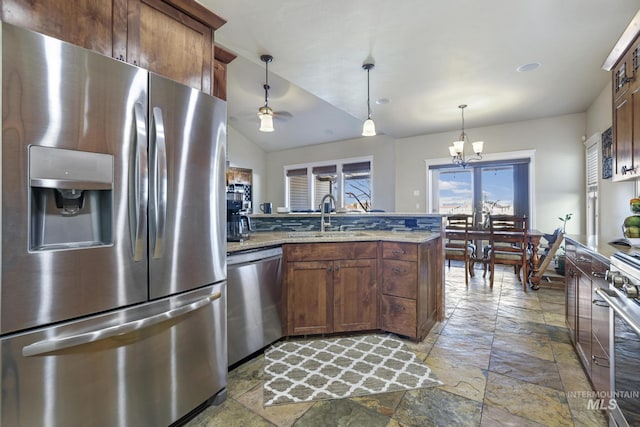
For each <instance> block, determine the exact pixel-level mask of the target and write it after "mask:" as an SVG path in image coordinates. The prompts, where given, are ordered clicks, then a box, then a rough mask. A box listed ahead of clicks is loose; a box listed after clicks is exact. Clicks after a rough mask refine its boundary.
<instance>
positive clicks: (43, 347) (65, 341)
mask: <svg viewBox="0 0 640 427" xmlns="http://www.w3.org/2000/svg"><path fill="white" fill-rule="evenodd" d="M221 296H222V293H221V292H214V293H213V294H211V295H209V296H207V297H206V298H202V299H199V300H197V301H194V302H192V303H189V304H185V305H183V306H180V307H178V308H174V309H171V310H169V311H166V312H164V313H159V314H156V315H153V316H150V317H147V318H144V319H140V320H134V321H131V322H127V323H122V324H120V325H116V326H110V327H108V328H104V329H99V330H97V331H91V332H84V333H82V334H77V335H71V336H68V337H64V338H57V339H55V338H54V339H48V340H43V341H38V342H35V343H33V344H29V345H27V346H24V347H23V348H22V355H23V356H24V357H31V356H39V355H42V354H48V353H53V352H57V351H60V350H64V349H68V348H72V347H78V346H81V345H84V344H89V343H93V342H96V341H102V340H106V339H109V338H114V337H119V336H122V335H125V334H129V333H132V332H137V331H140V330H142V329H145V328H149V327H151V326H154V325H157V324H158V323H162V322H166V321H169V320H174V319H176V318H178V317H180V316H184V315H186V314H189V313H192V312H194V311H196V310H198V309H200V308H202V307H205V306H206V305H209V304H210V303H211V302H213V301H215V300H217V299H220V297H221Z"/></svg>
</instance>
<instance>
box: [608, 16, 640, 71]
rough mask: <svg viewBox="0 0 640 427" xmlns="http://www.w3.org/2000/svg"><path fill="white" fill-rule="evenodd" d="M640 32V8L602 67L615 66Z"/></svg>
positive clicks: (609, 67) (610, 67)
mask: <svg viewBox="0 0 640 427" xmlns="http://www.w3.org/2000/svg"><path fill="white" fill-rule="evenodd" d="M639 32H640V10H639V11H638V12H637V13H636V15H635V16H634V17H633V19H632V20H631V22H630V23H629V25H628V26H627V28H626V29H625V30H624V32H623V33H622V35H621V36H620V38H619V39H618V41H617V42H616V44H615V45H614V46H613V49H611V52H610V53H609V56H607V59H605V60H604V63H603V64H602V69H604V70H607V71H611V69H612V68H613V66H614V65H615V64H616V63H617V62H618V60H620V58H621V57H622V55H623V54H624V53H625V51H626V50H627V49H628V48H629V46H630V45H631V42H632V41H633V39H635V38H636V35H638V33H639Z"/></svg>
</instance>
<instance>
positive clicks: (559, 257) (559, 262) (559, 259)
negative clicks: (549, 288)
mask: <svg viewBox="0 0 640 427" xmlns="http://www.w3.org/2000/svg"><path fill="white" fill-rule="evenodd" d="M572 216H573V214H572V213H568V214H565V216H564V218H563V217H558V219H559V220H560V221H562V234H563V235H564V234H565V232H566V229H567V222H568V221H569V220H570V219H571V217H572ZM565 260H566V254H565V251H564V245H561V246H560V248H559V249H558V253H557V254H556V273H558V274H559V275H561V276H564V265H565Z"/></svg>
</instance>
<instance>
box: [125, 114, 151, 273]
mask: <svg viewBox="0 0 640 427" xmlns="http://www.w3.org/2000/svg"><path fill="white" fill-rule="evenodd" d="M133 113H134V121H135V123H134V125H135V141H134V158H133V164H132V165H131V169H132V170H131V172H132V173H131V177H130V182H129V185H130V189H129V196H130V198H131V200H130V203H129V206H130V207H131V208H130V211H129V224H130V230H131V247H132V250H133V260H134V261H142V259H143V258H145V256H146V247H145V233H146V230H147V199H148V198H147V195H148V191H149V180H148V178H147V173H146V171H147V166H148V159H147V123H146V120H145V113H144V108H143V106H142V104H141V103H139V102H136V103H135V105H134V109H133Z"/></svg>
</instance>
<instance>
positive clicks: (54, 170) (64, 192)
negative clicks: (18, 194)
mask: <svg viewBox="0 0 640 427" xmlns="http://www.w3.org/2000/svg"><path fill="white" fill-rule="evenodd" d="M29 187H30V195H29V218H30V222H29V250H30V251H47V250H61V249H75V248H86V247H92V246H105V245H111V244H113V231H112V227H113V224H112V219H113V218H112V217H113V156H112V155H110V154H102V153H92V152H85V151H76V150H67V149H61V148H52V147H43V146H35V145H32V146H30V147H29Z"/></svg>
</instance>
